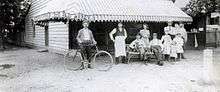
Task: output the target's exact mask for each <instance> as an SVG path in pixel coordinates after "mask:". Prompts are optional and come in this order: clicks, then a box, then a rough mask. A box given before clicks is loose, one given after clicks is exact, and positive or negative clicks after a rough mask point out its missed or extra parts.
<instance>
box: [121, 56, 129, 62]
mask: <svg viewBox="0 0 220 92" xmlns="http://www.w3.org/2000/svg"><path fill="white" fill-rule="evenodd" d="M122 63H124V64H127V63H128V62H127V59H126V57H125V56H123V57H122Z"/></svg>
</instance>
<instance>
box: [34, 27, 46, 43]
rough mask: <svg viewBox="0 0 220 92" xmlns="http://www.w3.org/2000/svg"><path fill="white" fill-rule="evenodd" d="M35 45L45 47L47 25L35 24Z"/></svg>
mask: <svg viewBox="0 0 220 92" xmlns="http://www.w3.org/2000/svg"><path fill="white" fill-rule="evenodd" d="M34 45H35V46H38V47H45V27H40V26H35V37H34Z"/></svg>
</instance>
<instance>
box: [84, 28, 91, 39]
mask: <svg viewBox="0 0 220 92" xmlns="http://www.w3.org/2000/svg"><path fill="white" fill-rule="evenodd" d="M82 34H83V36H84V37H83V40H91V36H90V30H89V29H86V28H84V29H83V30H82Z"/></svg>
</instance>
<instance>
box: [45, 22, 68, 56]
mask: <svg viewBox="0 0 220 92" xmlns="http://www.w3.org/2000/svg"><path fill="white" fill-rule="evenodd" d="M48 27H49V29H48V32H49V48H50V49H52V50H56V51H58V52H63V51H66V50H68V49H69V28H68V25H67V24H64V23H63V22H50V23H49V26H48Z"/></svg>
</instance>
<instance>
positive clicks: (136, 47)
mask: <svg viewBox="0 0 220 92" xmlns="http://www.w3.org/2000/svg"><path fill="white" fill-rule="evenodd" d="M129 47H130V48H131V49H132V50H133V51H137V52H139V53H140V59H141V60H144V53H145V48H146V45H145V43H144V41H143V40H142V39H141V36H140V34H138V35H137V36H136V39H135V40H134V41H133V42H132V43H131V44H130V45H129Z"/></svg>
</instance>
